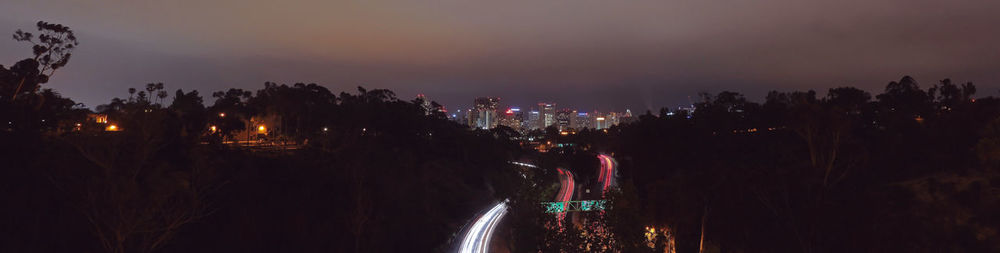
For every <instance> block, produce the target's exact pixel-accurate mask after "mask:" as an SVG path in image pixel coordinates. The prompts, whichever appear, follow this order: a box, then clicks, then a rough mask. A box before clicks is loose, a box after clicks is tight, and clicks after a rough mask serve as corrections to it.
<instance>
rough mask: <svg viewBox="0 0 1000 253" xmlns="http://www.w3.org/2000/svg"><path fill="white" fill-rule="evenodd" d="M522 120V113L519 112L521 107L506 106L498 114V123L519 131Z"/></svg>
mask: <svg viewBox="0 0 1000 253" xmlns="http://www.w3.org/2000/svg"><path fill="white" fill-rule="evenodd" d="M522 122H524V113H523V112H521V108H517V107H511V108H507V111H505V112H504V113H503V114H501V115H500V125H501V126H506V127H509V128H512V129H514V130H518V131H521V129H522V126H521V123H522Z"/></svg>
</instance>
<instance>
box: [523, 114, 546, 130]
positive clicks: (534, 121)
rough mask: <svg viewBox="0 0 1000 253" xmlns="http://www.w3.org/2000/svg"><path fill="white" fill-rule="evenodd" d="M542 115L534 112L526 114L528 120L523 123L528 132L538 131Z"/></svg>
mask: <svg viewBox="0 0 1000 253" xmlns="http://www.w3.org/2000/svg"><path fill="white" fill-rule="evenodd" d="M541 118H542V114H541V113H540V112H538V111H536V110H532V111H531V112H529V113H528V120H527V121H525V122H524V125H525V128H527V129H529V130H534V129H538V128H539V126H540V124H541V121H542V120H541Z"/></svg>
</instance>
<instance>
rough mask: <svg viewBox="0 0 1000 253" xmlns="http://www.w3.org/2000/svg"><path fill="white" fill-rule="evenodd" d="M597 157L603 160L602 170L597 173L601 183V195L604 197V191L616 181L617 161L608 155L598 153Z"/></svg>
mask: <svg viewBox="0 0 1000 253" xmlns="http://www.w3.org/2000/svg"><path fill="white" fill-rule="evenodd" d="M597 159H600V160H601V171H600V172H599V174H598V175H597V181H598V182H600V183H601V197H604V193H605V192H607V191H608V187H611V186H612V185H614V183H615V180H614V178H615V169H616V167H618V166H617V163H616V162H615V159H614V158H611V156H608V155H604V154H601V155H598V156H597Z"/></svg>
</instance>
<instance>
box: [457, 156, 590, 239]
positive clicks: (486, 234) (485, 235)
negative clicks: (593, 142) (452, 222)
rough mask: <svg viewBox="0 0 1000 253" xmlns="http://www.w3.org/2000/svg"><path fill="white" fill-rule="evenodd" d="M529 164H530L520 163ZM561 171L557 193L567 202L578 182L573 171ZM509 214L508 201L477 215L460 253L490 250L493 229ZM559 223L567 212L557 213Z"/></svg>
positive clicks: (557, 196) (557, 198)
mask: <svg viewBox="0 0 1000 253" xmlns="http://www.w3.org/2000/svg"><path fill="white" fill-rule="evenodd" d="M518 165H522V166H527V165H528V164H518ZM556 170H557V171H558V172H559V183H560V185H561V186H560V189H559V193H558V194H556V201H557V202H566V201H570V200H572V199H573V189H574V188H575V187H576V183H575V182H574V181H573V173H572V172H570V171H568V170H564V169H562V168H557V169H556ZM505 214H507V201H503V202H500V203H496V204H494V205H493V206H491V207H490V209H489V210H487V211H486V212H485V213H483V214H481V215H479V216H478V217H476V219H475V222H473V223H472V226H471V227H469V230H467V231H466V232H465V235H464V236H463V238H462V244H461V245H460V246H459V248H458V252H459V253H485V252H488V251H489V250H490V239H491V238H492V237H493V230H494V229H496V227H497V224H499V223H500V220H501V219H503V216H504V215H505ZM557 215H558V216H559V224H560V226H562V218H564V217H565V216H566V213H560V214H557Z"/></svg>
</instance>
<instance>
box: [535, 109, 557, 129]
mask: <svg viewBox="0 0 1000 253" xmlns="http://www.w3.org/2000/svg"><path fill="white" fill-rule="evenodd" d="M538 110H539V111H540V112H541V117H540V118H539V128H542V129H544V128H546V127H549V126H552V125H555V124H556V104H555V103H538Z"/></svg>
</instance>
